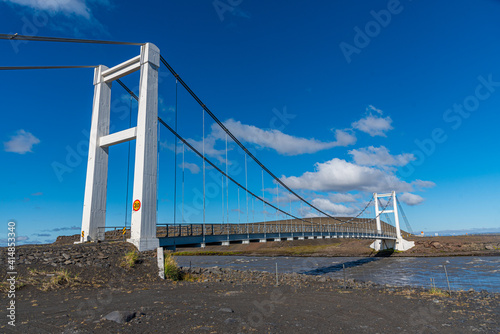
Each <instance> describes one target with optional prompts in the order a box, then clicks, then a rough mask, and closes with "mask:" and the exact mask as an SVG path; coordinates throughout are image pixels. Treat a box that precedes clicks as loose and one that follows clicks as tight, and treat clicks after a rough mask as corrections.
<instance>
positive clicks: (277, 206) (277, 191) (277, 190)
mask: <svg viewBox="0 0 500 334" xmlns="http://www.w3.org/2000/svg"><path fill="white" fill-rule="evenodd" d="M278 193H279V188H278V183H276V224H275V225H276V229H278V209H279V203H278ZM278 231H279V237H280V238H281V224H280V227H279V230H278Z"/></svg>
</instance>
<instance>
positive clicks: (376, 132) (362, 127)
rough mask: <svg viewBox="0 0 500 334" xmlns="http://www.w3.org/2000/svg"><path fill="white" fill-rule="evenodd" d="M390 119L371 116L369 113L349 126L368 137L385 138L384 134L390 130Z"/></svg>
mask: <svg viewBox="0 0 500 334" xmlns="http://www.w3.org/2000/svg"><path fill="white" fill-rule="evenodd" d="M391 123H392V119H391V118H390V117H389V116H387V117H378V116H373V115H372V114H371V113H370V114H369V115H368V116H366V117H365V118H362V119H360V120H359V121H357V122H354V123H352V124H351V126H352V127H353V128H355V129H357V130H359V131H362V132H366V133H368V134H369V135H370V136H372V137H375V136H381V137H386V132H387V131H389V130H392V129H393V127H392V126H391Z"/></svg>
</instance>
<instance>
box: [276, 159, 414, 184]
mask: <svg viewBox="0 0 500 334" xmlns="http://www.w3.org/2000/svg"><path fill="white" fill-rule="evenodd" d="M281 180H282V181H283V182H284V183H286V184H287V185H288V186H289V187H291V188H294V189H307V190H313V191H337V192H348V191H353V190H357V191H366V192H385V191H392V190H395V191H397V192H401V191H411V189H412V187H411V185H410V184H408V183H406V182H404V181H401V180H399V179H398V178H397V177H396V176H395V175H393V174H392V173H390V172H386V171H382V170H380V169H377V168H371V167H366V166H358V165H356V164H353V163H350V162H347V161H345V160H341V159H337V158H334V159H332V160H330V161H327V162H324V163H316V165H315V171H314V172H306V173H304V174H302V175H301V176H299V177H296V176H290V177H285V176H283V177H281Z"/></svg>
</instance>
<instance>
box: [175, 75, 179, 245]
mask: <svg viewBox="0 0 500 334" xmlns="http://www.w3.org/2000/svg"><path fill="white" fill-rule="evenodd" d="M174 129H175V132H177V80H175V123H174ZM174 137H175V136H174ZM177 143H178V139H177V137H175V140H174V230H175V225H176V223H177ZM174 240H175V239H174Z"/></svg>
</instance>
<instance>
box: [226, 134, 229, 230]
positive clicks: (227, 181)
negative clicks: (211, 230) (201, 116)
mask: <svg viewBox="0 0 500 334" xmlns="http://www.w3.org/2000/svg"><path fill="white" fill-rule="evenodd" d="M227 163H228V161H227V133H226V175H229V174H228V173H227ZM226 221H227V226H228V229H227V233H228V238H229V180H228V179H227V177H226Z"/></svg>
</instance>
